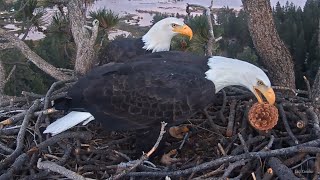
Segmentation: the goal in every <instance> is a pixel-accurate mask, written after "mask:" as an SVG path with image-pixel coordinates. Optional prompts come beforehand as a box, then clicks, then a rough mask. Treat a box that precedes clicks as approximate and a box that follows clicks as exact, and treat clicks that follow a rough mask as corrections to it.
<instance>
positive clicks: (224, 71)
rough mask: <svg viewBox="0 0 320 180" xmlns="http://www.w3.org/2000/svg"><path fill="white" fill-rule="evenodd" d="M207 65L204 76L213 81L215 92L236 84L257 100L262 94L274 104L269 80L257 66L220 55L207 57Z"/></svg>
mask: <svg viewBox="0 0 320 180" xmlns="http://www.w3.org/2000/svg"><path fill="white" fill-rule="evenodd" d="M208 66H209V70H208V71H207V72H206V73H205V74H206V78H207V79H208V80H211V81H212V82H213V83H214V85H215V90H216V93H217V92H219V91H220V90H221V89H222V88H224V87H227V86H232V85H238V86H242V87H245V88H247V89H249V90H250V91H251V92H252V93H253V94H254V95H255V96H256V98H257V100H258V102H260V103H262V102H263V97H262V96H264V97H265V99H266V100H267V101H268V102H269V104H274V102H275V99H276V97H275V93H274V91H273V89H272V88H271V83H270V80H269V78H268V76H267V75H266V74H265V73H264V72H263V71H262V70H261V69H260V68H258V67H257V66H255V65H253V64H250V63H248V62H245V61H241V60H237V59H231V58H226V57H221V56H213V57H211V58H209V60H208Z"/></svg>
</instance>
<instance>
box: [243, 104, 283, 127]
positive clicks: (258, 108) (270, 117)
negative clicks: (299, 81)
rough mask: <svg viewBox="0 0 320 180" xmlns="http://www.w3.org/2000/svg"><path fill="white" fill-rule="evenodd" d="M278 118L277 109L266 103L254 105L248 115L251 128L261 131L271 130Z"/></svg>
mask: <svg viewBox="0 0 320 180" xmlns="http://www.w3.org/2000/svg"><path fill="white" fill-rule="evenodd" d="M278 117H279V113H278V109H277V108H276V107H275V106H274V105H270V104H268V103H264V104H260V103H255V104H253V106H252V107H251V108H250V110H249V113H248V118H249V122H250V124H251V126H253V127H254V128H255V129H257V130H261V131H266V130H269V129H272V128H273V127H274V126H275V125H276V124H277V122H278Z"/></svg>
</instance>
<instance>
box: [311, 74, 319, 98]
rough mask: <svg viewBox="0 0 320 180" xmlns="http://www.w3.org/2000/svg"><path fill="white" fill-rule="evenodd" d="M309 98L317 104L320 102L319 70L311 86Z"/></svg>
mask: <svg viewBox="0 0 320 180" xmlns="http://www.w3.org/2000/svg"><path fill="white" fill-rule="evenodd" d="M311 97H312V100H313V101H314V102H319V100H320V68H319V69H318V72H317V75H316V78H315V79H314V82H313V85H312V90H311Z"/></svg>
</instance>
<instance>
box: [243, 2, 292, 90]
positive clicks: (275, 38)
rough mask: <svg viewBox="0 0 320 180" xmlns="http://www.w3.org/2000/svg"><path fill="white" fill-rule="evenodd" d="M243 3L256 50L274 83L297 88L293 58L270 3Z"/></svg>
mask: <svg viewBox="0 0 320 180" xmlns="http://www.w3.org/2000/svg"><path fill="white" fill-rule="evenodd" d="M242 3H243V5H244V10H245V11H246V13H247V15H248V26H249V31H250V34H251V37H252V40H253V42H254V45H255V48H256V50H257V52H258V54H259V56H260V57H261V60H262V62H263V65H264V66H265V67H266V68H267V70H268V71H269V77H270V79H271V81H272V83H273V84H274V85H280V86H285V87H289V88H295V75H294V65H293V61H292V57H291V54H290V52H289V51H288V49H287V47H286V46H285V44H284V43H283V42H282V40H281V39H280V37H279V35H278V33H277V31H276V27H275V24H274V20H273V17H272V11H271V5H270V1H269V0H255V1H254V0H242Z"/></svg>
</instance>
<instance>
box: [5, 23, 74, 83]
mask: <svg viewBox="0 0 320 180" xmlns="http://www.w3.org/2000/svg"><path fill="white" fill-rule="evenodd" d="M0 35H1V36H2V37H4V38H6V39H7V40H8V41H10V43H12V45H14V46H15V47H16V48H17V49H19V50H20V51H21V53H22V54H23V55H24V56H25V57H26V58H27V59H29V60H30V61H31V62H32V63H33V64H34V65H36V66H37V67H38V68H39V69H41V70H42V71H44V72H45V73H47V74H48V75H50V76H52V77H53V78H55V79H57V80H67V79H70V78H71V77H70V76H68V75H66V74H64V73H62V72H61V71H59V70H58V69H57V68H56V67H54V66H53V65H51V64H49V63H47V62H46V61H45V60H44V59H42V58H41V57H40V56H39V55H38V54H36V53H35V52H33V51H32V50H31V49H30V48H29V47H28V46H27V45H26V44H25V43H24V42H23V41H21V40H20V39H19V38H18V37H16V36H15V35H13V34H11V33H8V32H6V31H5V30H4V29H2V28H0Z"/></svg>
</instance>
